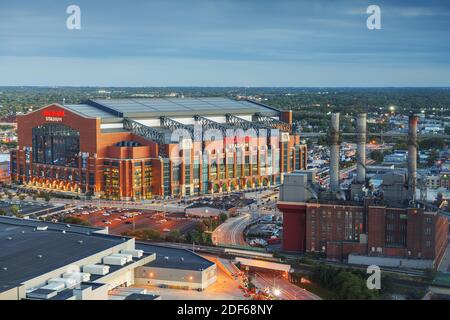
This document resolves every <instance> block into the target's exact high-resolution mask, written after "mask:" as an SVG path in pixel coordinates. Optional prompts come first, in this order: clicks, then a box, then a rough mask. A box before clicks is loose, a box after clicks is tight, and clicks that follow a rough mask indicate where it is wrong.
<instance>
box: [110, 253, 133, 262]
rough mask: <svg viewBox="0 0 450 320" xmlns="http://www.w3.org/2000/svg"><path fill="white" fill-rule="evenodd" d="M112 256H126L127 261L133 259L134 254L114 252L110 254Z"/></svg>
mask: <svg viewBox="0 0 450 320" xmlns="http://www.w3.org/2000/svg"><path fill="white" fill-rule="evenodd" d="M110 257H123V258H125V259H126V260H127V263H128V262H132V261H133V256H132V255H131V254H125V253H113V254H111V255H110Z"/></svg>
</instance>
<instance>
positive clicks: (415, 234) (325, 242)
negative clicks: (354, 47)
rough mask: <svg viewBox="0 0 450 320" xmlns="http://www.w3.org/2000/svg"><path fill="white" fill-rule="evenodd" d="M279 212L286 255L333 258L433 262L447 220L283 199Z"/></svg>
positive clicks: (415, 212)
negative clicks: (357, 256) (321, 254)
mask: <svg viewBox="0 0 450 320" xmlns="http://www.w3.org/2000/svg"><path fill="white" fill-rule="evenodd" d="M278 208H279V209H280V210H281V211H282V212H283V218H284V223H283V225H284V235H285V236H284V239H283V240H284V242H283V249H284V250H286V251H296V252H324V253H326V256H327V258H329V259H333V260H342V259H346V258H347V256H348V255H349V254H350V253H353V254H363V255H371V256H387V257H407V258H415V259H427V260H435V259H440V257H441V256H442V254H443V253H444V250H445V248H446V245H447V241H448V231H449V222H448V219H447V218H446V217H445V216H441V215H439V214H437V213H436V212H426V211H424V210H423V209H411V208H392V207H387V206H377V205H369V204H367V205H366V206H362V205H358V204H352V203H348V204H325V203H294V202H283V201H280V202H279V204H278Z"/></svg>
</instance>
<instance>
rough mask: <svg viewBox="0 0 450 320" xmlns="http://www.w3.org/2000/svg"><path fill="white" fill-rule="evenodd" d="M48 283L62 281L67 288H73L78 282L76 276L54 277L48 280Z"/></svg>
mask: <svg viewBox="0 0 450 320" xmlns="http://www.w3.org/2000/svg"><path fill="white" fill-rule="evenodd" d="M47 283H48V284H51V283H62V284H64V286H65V287H66V288H72V287H73V286H75V285H76V284H77V280H76V279H74V278H52V279H50V280H48V281H47Z"/></svg>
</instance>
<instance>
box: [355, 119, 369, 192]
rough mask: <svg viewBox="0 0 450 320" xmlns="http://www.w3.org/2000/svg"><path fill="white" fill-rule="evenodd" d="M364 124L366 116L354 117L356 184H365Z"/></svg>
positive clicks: (365, 134)
mask: <svg viewBox="0 0 450 320" xmlns="http://www.w3.org/2000/svg"><path fill="white" fill-rule="evenodd" d="M366 122H367V114H365V113H361V114H358V116H357V117H356V132H357V134H358V135H357V138H356V143H357V148H356V149H357V150H356V151H357V154H356V157H357V160H356V161H357V164H356V166H357V168H356V172H357V176H356V182H358V183H361V184H363V183H365V182H366V140H367V132H366Z"/></svg>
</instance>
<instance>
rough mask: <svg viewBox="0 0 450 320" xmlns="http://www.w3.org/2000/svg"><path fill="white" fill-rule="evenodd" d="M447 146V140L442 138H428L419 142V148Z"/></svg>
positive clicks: (427, 148) (441, 147) (428, 148)
mask: <svg viewBox="0 0 450 320" xmlns="http://www.w3.org/2000/svg"><path fill="white" fill-rule="evenodd" d="M444 146H445V142H444V140H443V139H440V138H427V139H423V140H421V141H420V142H419V148H420V149H421V150H430V149H438V150H440V149H443V148H444Z"/></svg>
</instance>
